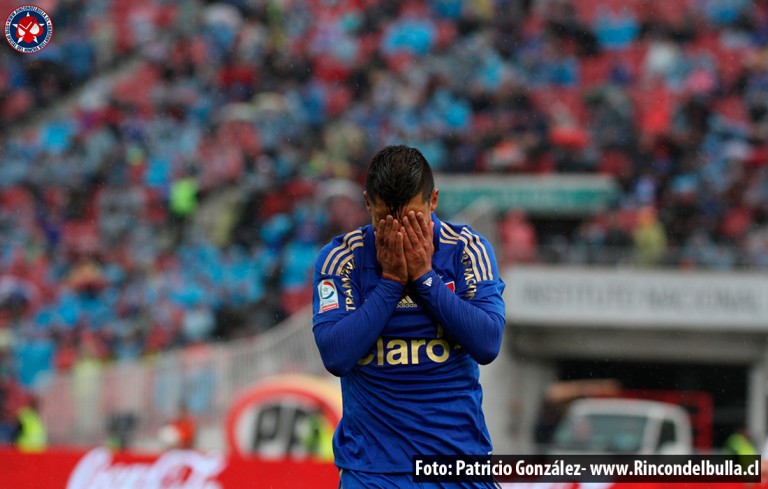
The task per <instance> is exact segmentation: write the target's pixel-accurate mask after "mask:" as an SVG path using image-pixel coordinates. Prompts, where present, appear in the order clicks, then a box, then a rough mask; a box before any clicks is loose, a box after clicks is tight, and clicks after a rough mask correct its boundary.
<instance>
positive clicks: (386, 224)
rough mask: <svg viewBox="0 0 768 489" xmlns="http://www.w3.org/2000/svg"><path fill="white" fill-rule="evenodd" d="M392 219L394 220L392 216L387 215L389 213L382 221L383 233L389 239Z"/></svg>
mask: <svg viewBox="0 0 768 489" xmlns="http://www.w3.org/2000/svg"><path fill="white" fill-rule="evenodd" d="M393 221H394V219H393V218H392V216H389V215H388V216H387V218H386V220H385V221H384V231H383V234H384V237H385V238H387V239H389V235H390V234H391V233H392V222H393Z"/></svg>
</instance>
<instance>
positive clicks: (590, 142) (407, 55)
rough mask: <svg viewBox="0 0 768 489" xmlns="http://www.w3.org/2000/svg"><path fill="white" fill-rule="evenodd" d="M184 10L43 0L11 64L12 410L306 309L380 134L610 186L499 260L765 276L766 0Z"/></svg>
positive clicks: (6, 164) (460, 163)
mask: <svg viewBox="0 0 768 489" xmlns="http://www.w3.org/2000/svg"><path fill="white" fill-rule="evenodd" d="M183 3H184V4H185V5H186V4H190V5H192V7H184V8H182V7H181V4H179V6H177V5H176V4H175V3H174V2H167V1H162V0H154V1H150V0H144V1H142V2H135V3H134V2H108V1H106V0H104V1H101V0H100V1H95V2H60V5H58V4H57V3H56V2H52V4H53V7H54V8H52V9H51V11H50V13H51V16H52V18H53V21H54V23H55V25H56V32H55V34H54V39H53V42H52V44H51V46H49V47H48V48H46V50H44V51H43V52H42V53H40V55H35V56H36V57H34V58H33V57H27V58H24V59H22V58H21V57H20V56H16V55H15V53H12V52H10V53H9V52H8V49H7V50H5V51H4V52H3V54H2V56H0V59H2V64H1V65H0V92H1V93H2V94H3V97H2V99H1V100H2V103H0V108H1V110H0V127H2V128H3V130H2V133H0V375H1V376H2V382H3V384H2V386H0V404H6V405H10V404H12V402H17V401H11V400H12V399H18V398H21V397H23V396H22V395H21V394H19V395H17V394H16V393H17V392H18V391H19V389H21V387H19V385H21V386H23V387H24V388H33V387H39V386H42V385H44V383H45V379H46V376H47V375H49V374H50V373H52V372H55V371H59V370H66V369H70V368H75V367H76V366H77V364H78V362H80V361H83V360H84V359H85V360H92V359H93V358H96V359H98V360H100V361H124V360H127V361H134V360H138V359H140V358H148V357H151V356H152V355H153V354H154V353H157V352H160V351H163V350H167V349H170V348H174V347H178V346H184V345H188V344H192V343H196V342H203V341H210V340H215V339H229V338H234V337H238V336H240V335H247V334H254V333H257V332H258V331H260V330H262V329H263V328H268V327H271V326H272V325H274V324H276V323H277V322H279V320H281V319H282V318H284V317H286V316H287V315H290V314H292V313H293V312H295V311H297V310H298V309H299V308H301V307H302V306H303V305H304V304H306V303H308V301H309V297H310V296H311V268H312V267H311V265H312V262H313V260H314V257H315V254H316V253H317V251H318V250H319V248H320V246H322V244H323V243H325V242H326V241H327V239H328V238H329V237H331V236H333V235H335V234H337V233H338V232H340V231H341V230H345V229H349V228H350V227H353V226H355V225H360V224H363V223H364V222H365V221H366V219H367V215H366V213H365V209H364V208H363V206H362V199H361V196H360V181H361V175H362V174H363V172H364V170H365V165H366V164H367V160H368V158H369V157H370V155H371V154H372V152H373V151H375V150H377V149H379V148H380V147H381V146H383V145H385V144H391V143H404V144H410V145H413V146H416V147H418V148H420V149H421V150H422V152H423V153H424V154H425V156H426V157H427V159H428V160H429V161H430V162H431V163H432V164H433V166H434V167H435V168H436V169H437V170H438V171H440V172H446V173H476V172H486V173H494V174H500V175H502V174H503V175H516V174H552V173H558V174H574V173H600V174H608V175H612V176H613V177H614V178H615V179H616V181H617V182H619V184H620V187H621V190H622V192H621V196H620V198H619V199H618V200H617V201H616V202H614V203H613V205H612V206H611V208H610V209H608V210H606V211H605V212H601V213H598V214H597V215H594V216H591V217H590V218H589V219H586V220H585V221H584V222H583V223H582V224H581V226H580V227H579V228H578V229H577V230H576V232H574V233H573V234H572V235H565V236H564V235H554V234H552V233H547V232H546V228H542V227H541V226H538V227H536V226H534V225H533V224H532V223H531V220H530V219H529V218H528V217H527V216H525V214H524V213H521V212H519V211H517V210H515V209H511V210H509V212H506V211H505V212H503V213H501V215H500V221H499V231H500V233H499V235H500V238H501V250H500V252H499V253H500V255H501V259H502V262H503V263H505V264H509V263H513V262H515V261H536V260H539V259H541V253H539V250H540V249H544V248H547V247H552V246H560V247H563V246H564V247H566V248H568V249H572V250H578V251H579V254H577V255H578V257H579V258H577V259H580V260H586V261H591V262H600V263H611V262H615V260H613V259H612V258H611V257H613V256H614V255H613V254H612V250H616V249H619V250H629V251H630V254H631V260H632V262H633V263H635V264H638V265H647V266H654V265H668V266H679V267H704V268H721V269H731V268H735V267H749V268H762V269H765V268H766V267H768V231H767V228H766V218H767V217H768V216H767V215H766V209H768V206H766V204H767V203H768V171H767V170H766V163H768V125H767V124H766V123H767V122H768V102H767V101H768V49H766V45H767V44H768V2H766V1H763V0H761V1H755V2H749V1H746V0H701V1H694V0H686V1H682V0H681V1H673V2H669V1H665V0H631V1H629V0H628V1H626V2H615V1H604V0H578V1H575V0H573V1H569V0H538V1H536V0H534V1H521V2H516V1H509V0H496V1H493V0H487V1H468V0H429V1H419V0H367V1H362V0H336V1H322V0H291V1H287V2H279V3H278V2H259V1H248V0H231V1H227V2H208V3H194V2H183ZM118 5H131V6H132V7H127V6H126V7H121V8H120V10H121V12H122V13H121V14H120V15H116V14H115V9H118ZM123 10H125V11H123ZM105 43H106V45H105ZM9 49H10V48H9ZM39 63H53V64H55V65H56V66H57V68H56V69H52V68H44V69H41V68H39V66H37V65H38V64H39ZM56 70H64V71H67V73H66V74H64V75H62V74H60V73H59V71H56ZM86 82H88V85H87V86H88V89H87V90H85V91H82V92H80V93H77V92H74V91H73V90H74V88H76V87H78V86H82V85H83V83H86ZM71 94H77V96H76V97H74V99H73V100H72V101H71V102H70V103H69V104H68V106H67V109H66V112H64V115H62V113H61V112H55V113H51V114H49V115H47V116H46V117H40V116H39V114H38V111H40V110H42V109H43V108H44V107H46V106H48V105H50V104H51V103H54V102H56V101H57V100H58V99H60V98H62V97H64V96H65V95H71ZM21 120H24V121H33V122H34V124H33V125H32V128H31V129H24V130H18V131H13V130H12V129H13V128H14V125H15V123H16V122H17V121H21ZM621 256H622V257H624V256H626V255H625V254H621ZM18 402H21V401H18Z"/></svg>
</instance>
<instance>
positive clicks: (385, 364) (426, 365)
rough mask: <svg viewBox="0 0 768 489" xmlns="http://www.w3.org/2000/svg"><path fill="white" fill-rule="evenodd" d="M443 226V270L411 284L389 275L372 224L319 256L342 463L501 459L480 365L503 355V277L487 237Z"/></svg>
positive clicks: (319, 307) (435, 265)
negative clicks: (339, 401)
mask: <svg viewBox="0 0 768 489" xmlns="http://www.w3.org/2000/svg"><path fill="white" fill-rule="evenodd" d="M432 220H433V222H434V223H435V226H434V246H435V252H434V255H433V258H432V271H431V272H429V273H427V274H425V275H424V276H423V277H419V278H418V279H416V280H415V281H414V282H412V283H410V284H409V285H408V287H407V288H406V287H404V286H402V285H400V284H398V283H397V282H394V281H390V280H387V279H381V268H380V266H379V264H378V262H377V260H376V247H375V243H374V233H373V228H372V226H371V225H368V226H364V227H362V228H359V229H357V230H354V231H352V232H350V233H347V234H345V235H343V236H339V237H336V238H335V239H334V240H333V241H332V242H331V243H329V244H328V245H326V246H325V247H324V248H323V249H322V251H321V252H320V254H319V257H318V259H317V263H316V265H315V274H314V285H315V287H314V296H313V312H314V316H313V324H314V327H313V331H314V333H315V338H316V341H317V344H318V348H319V350H320V353H321V356H322V357H323V361H324V363H325V365H326V368H328V370H329V371H331V372H332V373H334V374H336V375H339V376H340V377H341V389H342V398H343V416H342V419H341V422H340V424H339V426H338V428H337V429H336V433H335V435H334V447H333V448H334V456H335V462H336V465H337V466H338V467H340V468H343V469H348V470H356V471H368V472H410V471H411V470H412V457H413V456H414V455H424V454H468V455H485V454H489V453H490V452H491V440H490V436H489V434H488V429H487V427H486V424H485V419H484V417H483V412H482V408H481V405H482V389H481V387H480V384H479V382H478V379H479V367H478V362H479V363H483V364H485V363H488V362H490V361H492V360H493V358H495V356H496V355H497V354H498V351H499V348H500V344H501V336H502V332H503V327H504V321H505V311H504V303H503V301H502V292H503V290H504V282H503V281H502V280H501V278H500V277H499V273H498V269H497V265H496V259H495V256H494V253H493V250H492V249H491V246H490V245H489V243H488V242H487V241H486V239H485V238H483V237H482V236H480V235H478V234H477V233H475V232H474V231H473V230H472V229H471V228H470V227H468V226H457V225H452V224H449V223H444V222H441V221H439V220H438V219H437V217H435V216H434V214H433V215H432Z"/></svg>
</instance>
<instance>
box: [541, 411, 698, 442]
mask: <svg viewBox="0 0 768 489" xmlns="http://www.w3.org/2000/svg"><path fill="white" fill-rule="evenodd" d="M552 442H553V443H552V445H551V446H550V452H551V453H553V454H574V453H580V454H609V453H610V454H643V455H645V454H660V455H673V454H674V455H676V454H681V455H682V454H692V453H693V452H694V448H693V437H692V430H691V422H690V419H689V415H688V413H687V412H686V411H685V409H683V408H682V407H681V406H678V405H676V404H668V403H665V402H658V401H649V400H642V399H619V398H587V399H578V400H575V401H573V402H572V403H571V404H570V406H569V408H568V412H567V413H566V415H565V416H564V418H563V419H562V421H561V422H560V423H559V425H558V426H557V428H556V430H555V433H554V437H553V440H552Z"/></svg>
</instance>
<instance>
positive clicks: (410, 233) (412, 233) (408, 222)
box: [403, 216, 419, 246]
mask: <svg viewBox="0 0 768 489" xmlns="http://www.w3.org/2000/svg"><path fill="white" fill-rule="evenodd" d="M413 223H414V221H413V219H410V218H408V216H405V217H403V225H404V227H405V233H406V238H407V239H406V241H410V242H411V243H412V244H413V245H414V246H415V245H417V244H418V242H419V236H418V235H417V234H416V229H414V226H413Z"/></svg>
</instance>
